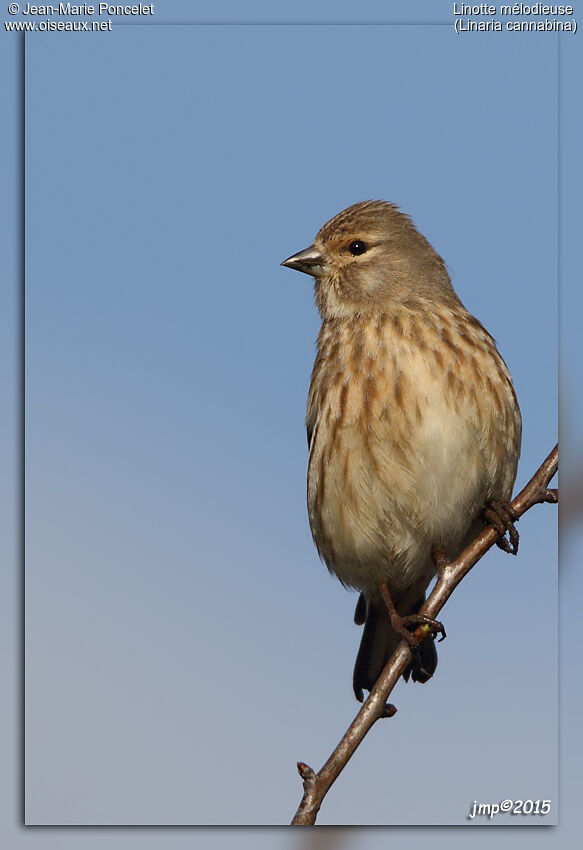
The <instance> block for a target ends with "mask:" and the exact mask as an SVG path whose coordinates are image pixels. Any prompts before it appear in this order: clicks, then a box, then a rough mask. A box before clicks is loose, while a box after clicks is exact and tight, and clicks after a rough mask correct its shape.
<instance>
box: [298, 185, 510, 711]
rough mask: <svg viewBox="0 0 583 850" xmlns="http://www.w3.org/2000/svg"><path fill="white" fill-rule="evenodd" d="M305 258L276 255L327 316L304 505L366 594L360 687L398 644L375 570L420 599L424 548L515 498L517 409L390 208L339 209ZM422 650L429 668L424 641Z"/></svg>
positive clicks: (406, 609) (455, 536)
mask: <svg viewBox="0 0 583 850" xmlns="http://www.w3.org/2000/svg"><path fill="white" fill-rule="evenodd" d="M355 245H356V247H357V249H358V251H359V252H360V251H361V249H362V246H364V251H362V253H358V254H357V255H355V254H353V253H352V251H351V246H352V247H353V248H354V246H355ZM355 250H356V249H355ZM303 255H307V257H306V256H304V258H303V259H302V260H300V261H296V262H295V263H294V262H293V260H294V258H290V261H286V262H288V264H289V265H290V266H292V267H296V268H299V269H300V270H302V271H308V273H310V274H313V275H314V277H315V281H316V283H315V297H316V303H317V306H318V309H319V311H320V314H321V317H322V327H321V330H320V334H319V336H318V350H317V356H316V361H315V364H314V369H313V372H312V379H311V384H310V391H309V398H308V411H307V418H306V426H307V432H308V441H309V447H310V451H309V462H308V513H309V519H310V526H311V530H312V534H313V537H314V541H315V543H316V546H317V548H318V552H319V553H320V555H321V557H322V558H323V560H324V561H325V563H326V564H327V566H328V568H329V569H330V570H331V571H332V572H334V573H335V574H336V575H337V576H338V578H339V579H340V580H341V581H342V582H343V583H344V584H346V585H349V586H352V587H356V588H358V589H359V590H360V591H362V593H363V595H364V598H365V600H366V610H367V625H366V627H365V634H364V636H363V643H362V645H361V650H360V653H359V658H358V659H357V666H356V670H355V681H354V685H355V691H356V692H357V695H359V696H360V692H361V689H362V688H368V689H370V687H372V684H374V681H375V680H376V678H377V676H378V674H379V672H380V670H381V669H382V666H383V665H384V663H385V662H386V660H387V659H388V657H389V655H390V654H391V652H392V651H393V649H394V647H395V646H396V644H397V643H398V641H399V638H398V637H397V635H396V634H395V633H394V632H393V631H392V629H391V626H390V623H389V620H388V616H387V613H386V610H385V607H384V604H383V603H382V600H381V598H380V594H379V590H378V585H379V583H380V582H381V581H387V584H388V587H389V590H390V592H391V596H392V598H393V601H394V603H395V606H396V608H397V610H398V611H399V613H400V614H402V615H406V614H409V613H411V612H413V611H415V610H416V609H418V607H419V606H420V605H421V604H422V601H423V599H424V592H425V589H426V588H427V585H428V584H429V582H430V581H431V578H432V577H433V575H434V574H435V567H434V564H433V562H432V560H431V557H430V551H431V548H432V547H436V546H437V547H442V548H443V549H445V551H446V552H447V554H448V555H450V556H451V557H455V556H456V555H457V554H458V553H459V551H460V550H461V549H462V548H463V546H464V545H465V543H466V542H467V541H468V540H469V539H470V538H471V536H473V535H474V534H475V532H476V530H477V529H478V528H479V527H480V524H481V519H480V516H481V513H482V511H483V509H484V508H485V506H486V505H487V503H489V502H490V501H491V500H494V499H496V500H500V501H506V500H508V499H509V498H510V495H511V490H512V486H513V483H514V479H515V476H516V466H517V462H518V456H519V453H520V437H521V420H520V411H519V407H518V403H517V400H516V395H515V393H514V389H513V386H512V380H511V378H510V375H509V372H508V369H507V368H506V365H505V363H504V361H503V360H502V358H501V356H500V354H499V353H498V351H497V349H496V345H495V343H494V340H493V339H492V337H491V336H490V335H489V334H488V332H487V331H486V330H485V329H484V328H483V326H482V325H481V324H480V322H478V320H477V319H475V318H474V317H473V316H472V315H471V314H470V313H468V311H467V310H466V309H465V308H464V306H463V305H462V303H461V302H460V300H459V298H458V297H457V295H456V294H455V292H454V290H453V288H452V286H451V282H450V280H449V275H448V274H447V271H446V268H445V264H444V263H443V260H442V259H441V257H439V255H438V254H437V253H436V252H435V251H434V250H433V248H432V247H431V246H430V245H429V243H428V242H427V241H426V240H425V238H424V237H423V236H421V234H419V233H418V231H417V230H416V228H415V227H414V225H413V223H412V222H411V219H410V218H409V217H408V216H406V215H404V214H403V213H401V212H400V211H399V210H398V208H397V207H396V206H395V205H393V204H387V203H385V202H382V201H369V202H363V203H360V204H356V205H354V206H352V207H349V208H348V209H347V210H344V211H343V212H341V213H340V214H339V215H338V216H336V217H335V218H333V219H331V221H329V222H328V223H327V224H326V225H324V227H323V228H322V229H321V230H320V231H319V233H318V235H317V236H316V239H315V240H314V244H313V246H311V248H310V249H307V251H306V252H303ZM297 256H300V257H301V256H302V255H297ZM315 258H318V260H317V261H316V260H315ZM302 266H303V267H302ZM361 609H362V606H361ZM363 613H364V612H363V610H361V611H360V613H359V612H357V614H359V616H358V617H357V620H361V621H362V619H363V616H362V615H363ZM424 652H425V660H426V663H425V664H424V665H423V666H424V667H425V668H426V669H428V668H431V669H429V672H430V673H432V672H433V670H434V669H435V665H436V663H437V658H436V654H435V650H434V647H433V644H431V645H429V646H426V647H425V649H424ZM418 678H419V679H420V680H423V678H424V677H421V676H419V677H418Z"/></svg>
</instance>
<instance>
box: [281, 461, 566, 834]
mask: <svg viewBox="0 0 583 850" xmlns="http://www.w3.org/2000/svg"><path fill="white" fill-rule="evenodd" d="M558 457H559V449H558V446H555V448H554V449H553V451H552V452H551V453H550V455H549V456H548V457H547V459H546V460H545V461H544V462H543V464H542V465H541V466H540V468H539V469H538V471H537V472H536V473H535V474H534V475H533V477H532V478H531V479H530V481H529V482H528V484H527V485H526V487H525V488H524V489H523V490H521V492H520V493H519V494H518V496H516V497H515V499H514V500H513V502H512V503H511V506H512V508H513V510H514V511H515V513H516V515H517V516H519V517H520V516H522V515H523V514H524V513H526V511H527V510H529V508H532V506H533V505H538V504H542V503H543V502H551V503H556V502H558V498H559V495H558V490H549V489H548V485H549V482H550V481H551V479H552V478H553V476H554V475H555V473H556V471H557V467H558ZM497 538H498V534H497V532H496V531H495V529H494V528H493V527H492V526H487V527H486V528H484V530H483V531H481V532H480V534H478V536H477V537H476V538H475V539H474V540H473V541H472V542H471V543H470V544H469V546H467V547H466V548H465V549H464V550H463V552H462V553H461V554H460V555H459V556H458V557H457V558H456V559H455V561H450V562H449V563H447V564H445V565H443V566H442V567H441V569H440V572H439V576H438V579H437V582H436V584H435V587H434V588H433V591H432V593H431V595H430V597H429V599H428V600H427V602H426V603H425V604H424V605H423V607H422V608H421V611H420V613H422V614H427V616H429V617H431V618H432V619H435V617H436V616H437V614H438V613H439V612H440V611H441V609H442V608H443V606H444V605H445V603H446V602H447V600H448V599H449V597H450V596H451V594H452V593H453V591H454V590H455V588H456V587H457V586H458V584H459V583H460V581H461V580H462V579H463V578H464V576H466V575H467V574H468V573H469V571H470V570H471V569H472V567H473V566H474V565H475V564H476V563H477V562H478V561H479V560H480V558H481V557H482V556H483V555H485V553H486V552H487V551H488V549H490V548H491V547H492V546H493V545H494V543H495V542H496V540H497ZM410 659H411V653H410V650H409V647H408V645H407V643H406V642H405V641H401V643H400V644H399V646H398V647H397V649H396V650H395V652H394V653H393V655H392V656H391V658H390V659H389V661H388V662H387V664H386V666H385V668H384V670H383V671H382V673H381V675H380V676H379V678H378V680H377V682H376V684H375V685H374V687H373V689H372V690H371V692H370V694H369V696H368V699H367V700H366V701H365V703H364V704H363V706H362V708H361V709H360V711H359V712H358V714H357V715H356V717H355V718H354V720H353V721H352V723H351V724H350V726H349V727H348V729H347V731H346V733H345V734H344V736H343V738H342V740H341V741H340V743H339V744H338V746H337V747H336V749H335V750H334V752H333V753H332V755H331V756H330V758H329V759H328V761H327V762H326V764H325V765H324V766H323V767H322V769H321V770H320V771H319V772H318V773H315V772H314V771H313V770H312V768H311V767H309V766H308V765H307V764H305V763H304V762H299V763H298V771H299V773H300V776H301V777H302V780H303V784H304V796H303V797H302V801H301V803H300V805H299V807H298V810H297V812H296V814H295V816H294V819H293V821H292V826H293V825H295V826H310V825H312V824H314V823H315V822H316V817H317V814H318V812H319V810H320V806H321V805H322V801H323V800H324V797H325V796H326V794H327V793H328V791H329V789H330V787H331V786H332V784H333V783H334V782H335V780H336V779H337V778H338V776H339V775H340V773H341V772H342V770H343V769H344V767H345V765H346V764H347V763H348V760H349V759H350V757H351V756H352V755H353V754H354V752H355V751H356V749H357V747H358V746H359V744H360V742H361V741H362V740H363V738H364V737H365V735H366V734H367V732H368V731H369V729H371V727H372V726H373V725H374V723H376V721H377V720H378V719H379V718H380V717H387V716H390V715H391V714H394V707H392V706H391V707H390V708H387V698H388V696H389V694H390V693H391V691H392V690H393V688H394V687H395V685H396V684H397V682H398V681H399V678H400V677H401V675H402V673H403V672H404V670H405V668H406V666H407V664H408V663H409V661H410ZM391 709H392V711H391Z"/></svg>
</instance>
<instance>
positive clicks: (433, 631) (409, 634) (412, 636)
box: [379, 581, 446, 650]
mask: <svg viewBox="0 0 583 850" xmlns="http://www.w3.org/2000/svg"><path fill="white" fill-rule="evenodd" d="M379 589H380V591H381V594H382V597H383V601H384V603H385V605H386V608H387V611H388V612H389V617H390V618H391V626H392V628H393V630H394V631H395V632H397V634H398V635H400V636H401V637H402V638H404V640H406V641H407V643H408V644H409V646H410V648H411V649H412V650H413V649H416V648H417V647H418V646H419V644H420V643H421V641H423V640H426V639H427V638H435V637H436V636H437V635H441V637H440V638H439V640H440V641H442V640H443V639H444V637H445V636H446V635H445V629H444V627H443V623H440V622H439V621H438V620H432V619H431V617H428V616H427V615H426V614H409V615H407V616H406V617H402V616H401V615H400V614H399V613H398V611H397V609H396V608H395V605H394V603H393V600H392V599H391V594H390V593H389V588H388V587H387V583H386V582H384V581H383V582H381V584H380V585H379Z"/></svg>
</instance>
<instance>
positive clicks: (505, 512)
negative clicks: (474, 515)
mask: <svg viewBox="0 0 583 850" xmlns="http://www.w3.org/2000/svg"><path fill="white" fill-rule="evenodd" d="M483 516H484V520H485V523H486V525H491V526H492V527H493V528H494V529H495V530H496V531H497V532H498V539H497V540H496V546H498V547H499V548H500V549H502V550H503V551H504V552H508V554H510V555H517V554H518V542H519V536H518V531H517V530H516V527H515V525H514V523H515V522H517V521H518V515H517V513H516V512H515V511H514V510H513V508H512V507H511V505H510V504H509V503H508V502H498V501H496V500H492V501H491V502H489V504H488V505H486V508H485V510H484V514H483ZM507 533H508V537H506V534H507Z"/></svg>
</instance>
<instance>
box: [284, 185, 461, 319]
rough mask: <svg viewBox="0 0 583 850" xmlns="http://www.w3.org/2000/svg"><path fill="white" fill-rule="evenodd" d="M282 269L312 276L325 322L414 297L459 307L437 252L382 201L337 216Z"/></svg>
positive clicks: (362, 204)
mask: <svg viewBox="0 0 583 850" xmlns="http://www.w3.org/2000/svg"><path fill="white" fill-rule="evenodd" d="M282 266H287V267H288V268H291V269H297V271H301V272H305V273H306V274H309V275H312V277H314V279H315V292H316V303H317V305H318V309H319V311H320V314H321V316H322V318H324V319H326V318H334V317H350V316H352V315H356V314H362V313H365V312H366V313H369V312H375V311H384V310H387V309H390V305H391V303H395V302H398V301H404V300H407V299H410V298H411V297H414V296H421V297H426V298H430V299H432V300H434V301H436V302H438V303H456V304H459V303H460V302H459V300H458V298H457V296H456V294H455V292H454V290H453V288H452V285H451V282H450V279H449V275H448V273H447V270H446V268H445V263H444V262H443V260H442V259H441V257H440V256H439V254H437V253H436V251H434V249H433V248H432V247H431V245H430V244H429V242H428V241H427V240H426V239H425V237H424V236H422V235H421V234H420V233H419V231H418V230H417V228H416V227H415V225H414V224H413V222H412V220H411V219H410V218H409V216H408V215H406V214H405V213H403V212H401V210H400V209H399V208H398V207H397V206H396V205H395V204H390V203H387V202H386V201H362V202H360V203H358V204H353V206H351V207H348V208H347V209H345V210H343V211H342V212H341V213H338V215H336V216H334V218H332V219H330V221H328V222H327V223H326V224H325V225H324V226H323V227H322V228H321V229H320V230H319V232H318V234H317V235H316V238H315V239H314V242H313V244H312V245H310V247H309V248H306V249H305V250H304V251H300V252H299V253H297V254H294V255H293V256H291V257H288V259H287V260H284V262H283V263H282Z"/></svg>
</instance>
